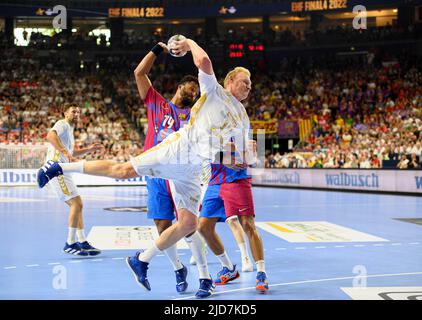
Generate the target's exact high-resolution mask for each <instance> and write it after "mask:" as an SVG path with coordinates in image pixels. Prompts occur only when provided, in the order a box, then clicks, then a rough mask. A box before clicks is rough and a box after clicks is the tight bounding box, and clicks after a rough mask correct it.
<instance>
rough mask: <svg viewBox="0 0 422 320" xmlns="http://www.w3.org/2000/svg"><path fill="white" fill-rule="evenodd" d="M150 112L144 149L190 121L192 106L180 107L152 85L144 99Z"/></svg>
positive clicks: (157, 142)
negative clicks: (165, 97)
mask: <svg viewBox="0 0 422 320" xmlns="http://www.w3.org/2000/svg"><path fill="white" fill-rule="evenodd" d="M144 103H145V105H146V107H147V113H148V130H147V134H146V138H145V145H144V151H146V150H148V149H150V148H152V147H153V146H155V145H157V144H159V143H160V142H161V141H163V140H164V139H165V138H166V137H167V136H168V135H169V134H171V133H173V132H175V131H177V130H179V129H180V128H181V127H183V125H184V124H185V123H187V122H188V121H189V117H190V108H184V109H182V108H179V107H178V106H176V105H175V104H173V103H171V102H170V101H167V100H166V99H164V98H163V97H162V96H161V95H160V94H159V93H158V92H157V91H156V90H155V89H154V88H153V87H150V88H149V90H148V92H147V95H146V97H145V99H144Z"/></svg>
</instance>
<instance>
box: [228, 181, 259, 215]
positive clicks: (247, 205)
mask: <svg viewBox="0 0 422 320" xmlns="http://www.w3.org/2000/svg"><path fill="white" fill-rule="evenodd" d="M220 197H221V198H222V199H223V201H224V209H225V211H226V217H227V218H229V217H231V216H253V217H255V210H254V205H253V196H252V185H251V179H241V180H235V181H233V182H230V183H223V184H221V186H220Z"/></svg>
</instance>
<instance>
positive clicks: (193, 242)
mask: <svg viewBox="0 0 422 320" xmlns="http://www.w3.org/2000/svg"><path fill="white" fill-rule="evenodd" d="M185 240H186V242H187V243H188V246H189V248H190V250H191V251H192V255H193V257H194V259H195V261H196V266H197V267H198V273H199V279H211V276H210V273H209V271H208V264H207V257H206V255H205V251H204V249H203V244H202V240H201V237H200V235H199V233H198V231H196V232H195V233H194V234H193V235H191V236H190V237H185Z"/></svg>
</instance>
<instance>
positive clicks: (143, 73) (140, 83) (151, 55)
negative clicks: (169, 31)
mask: <svg viewBox="0 0 422 320" xmlns="http://www.w3.org/2000/svg"><path fill="white" fill-rule="evenodd" d="M162 52H166V53H167V52H168V49H167V46H166V45H165V44H164V43H162V42H159V43H158V44H156V45H155V46H154V47H153V48H152V49H151V51H150V52H148V53H147V55H146V56H145V57H144V58H143V59H142V61H141V62H140V63H139V64H138V66H137V67H136V69H135V71H134V74H135V79H136V86H137V87H138V91H139V95H140V96H141V99H142V100H144V99H145V97H146V96H147V93H148V90H149V88H150V87H151V86H152V84H151V81H150V80H149V78H148V73H149V72H150V71H151V68H152V65H153V64H154V62H155V59H156V58H157V57H158V55H159V54H160V53H162Z"/></svg>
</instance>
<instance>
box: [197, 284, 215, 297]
mask: <svg viewBox="0 0 422 320" xmlns="http://www.w3.org/2000/svg"><path fill="white" fill-rule="evenodd" d="M214 290H215V284H214V285H213V286H212V287H211V291H210V292H209V295H207V296H204V297H200V296H197V295H196V294H195V297H196V298H197V299H204V298H208V297H210V296H212V295H213V293H214Z"/></svg>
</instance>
